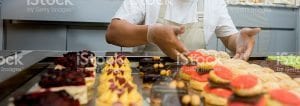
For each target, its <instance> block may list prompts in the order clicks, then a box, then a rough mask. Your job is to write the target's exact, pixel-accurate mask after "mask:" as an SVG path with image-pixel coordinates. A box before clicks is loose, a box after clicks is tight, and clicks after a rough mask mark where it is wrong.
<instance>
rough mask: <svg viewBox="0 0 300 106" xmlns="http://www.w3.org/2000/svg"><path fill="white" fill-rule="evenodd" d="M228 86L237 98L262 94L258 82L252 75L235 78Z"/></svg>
mask: <svg viewBox="0 0 300 106" xmlns="http://www.w3.org/2000/svg"><path fill="white" fill-rule="evenodd" d="M230 85H231V87H232V90H233V91H234V93H235V94H237V95H239V96H254V95H258V94H261V93H262V90H263V89H262V85H261V82H260V80H259V79H258V78H257V77H255V76H253V75H240V76H238V77H235V78H234V79H233V80H232V81H231V82H230Z"/></svg>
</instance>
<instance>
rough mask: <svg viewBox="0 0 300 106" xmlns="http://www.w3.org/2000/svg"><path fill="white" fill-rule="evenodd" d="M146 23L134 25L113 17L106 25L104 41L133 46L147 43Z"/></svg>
mask: <svg viewBox="0 0 300 106" xmlns="http://www.w3.org/2000/svg"><path fill="white" fill-rule="evenodd" d="M147 31H148V27H147V25H135V24H131V23H129V22H126V21H124V20H118V19H114V20H112V22H111V24H110V25H109V26H108V29H107V32H106V41H107V42H108V43H109V44H113V45H117V46H122V47H134V46H139V45H143V44H147Z"/></svg>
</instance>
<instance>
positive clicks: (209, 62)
mask: <svg viewBox="0 0 300 106" xmlns="http://www.w3.org/2000/svg"><path fill="white" fill-rule="evenodd" d="M197 62H198V65H197V67H198V68H197V71H198V73H205V72H209V71H211V70H212V69H213V67H214V66H215V65H216V64H217V59H216V58H215V57H213V56H202V57H200V58H198V61H197Z"/></svg>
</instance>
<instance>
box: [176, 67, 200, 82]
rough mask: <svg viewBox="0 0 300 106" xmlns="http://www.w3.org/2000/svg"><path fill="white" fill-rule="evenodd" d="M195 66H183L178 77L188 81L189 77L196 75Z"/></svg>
mask: <svg viewBox="0 0 300 106" xmlns="http://www.w3.org/2000/svg"><path fill="white" fill-rule="evenodd" d="M196 68H197V66H194V65H184V66H182V67H181V68H180V72H179V77H180V78H181V79H183V80H187V81H189V80H190V79H191V75H192V74H195V73H197V72H196Z"/></svg>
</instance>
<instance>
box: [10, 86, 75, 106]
mask: <svg viewBox="0 0 300 106" xmlns="http://www.w3.org/2000/svg"><path fill="white" fill-rule="evenodd" d="M8 106H80V104H79V101H78V100H77V99H74V98H73V97H72V96H70V95H69V94H68V93H67V92H66V91H65V90H60V91H55V92H51V91H48V90H46V91H44V92H34V93H29V94H24V95H20V96H17V97H15V98H12V99H11V101H10V104H9V105H8Z"/></svg>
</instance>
